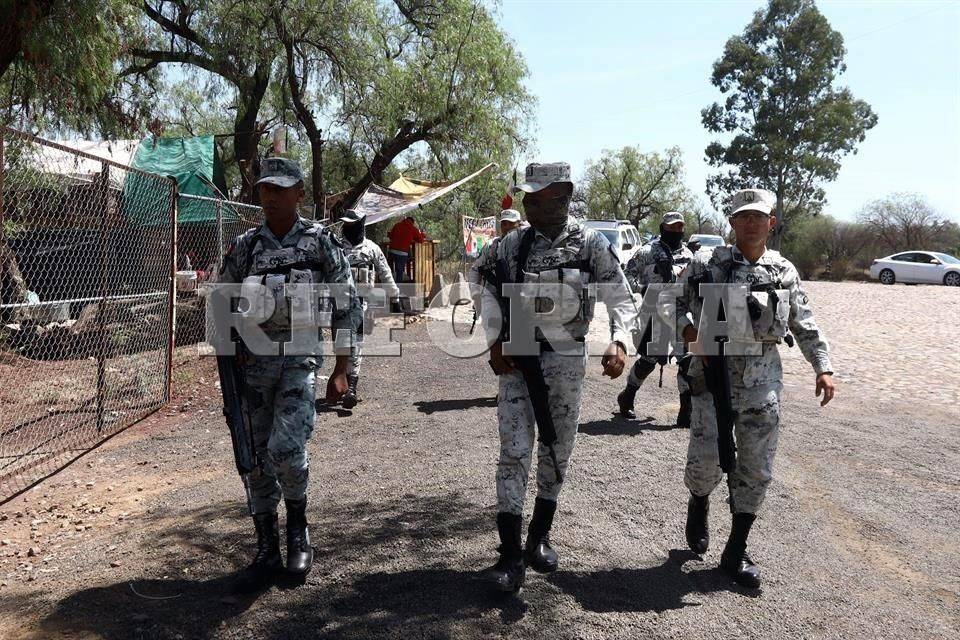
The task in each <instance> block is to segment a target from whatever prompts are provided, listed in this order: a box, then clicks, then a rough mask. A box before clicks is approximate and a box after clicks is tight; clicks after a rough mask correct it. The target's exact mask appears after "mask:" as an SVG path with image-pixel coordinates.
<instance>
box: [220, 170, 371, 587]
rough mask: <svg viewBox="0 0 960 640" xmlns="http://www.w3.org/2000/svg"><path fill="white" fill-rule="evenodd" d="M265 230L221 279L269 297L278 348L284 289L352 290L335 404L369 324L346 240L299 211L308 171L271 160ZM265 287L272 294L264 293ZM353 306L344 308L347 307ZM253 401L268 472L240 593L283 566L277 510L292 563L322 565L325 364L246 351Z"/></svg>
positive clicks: (338, 326)
mask: <svg viewBox="0 0 960 640" xmlns="http://www.w3.org/2000/svg"><path fill="white" fill-rule="evenodd" d="M256 184H257V188H258V190H259V194H260V201H261V204H262V206H263V214H264V218H265V222H264V224H262V225H260V226H259V227H256V228H255V229H250V230H249V231H247V232H246V233H244V234H242V235H240V236H238V237H237V238H236V239H235V240H234V241H233V243H232V244H231V245H230V247H229V248H228V250H227V252H226V255H225V256H224V260H223V265H222V267H221V270H220V275H219V278H218V281H219V282H223V283H243V284H244V285H253V286H257V287H258V289H257V290H258V291H266V294H265V295H272V297H273V298H274V300H275V301H276V303H277V306H276V311H275V313H274V314H273V316H271V317H270V319H269V320H268V321H267V322H265V323H263V324H261V325H260V326H261V328H262V329H263V330H264V332H265V333H266V334H267V336H268V337H269V338H270V339H271V340H272V341H274V342H279V343H283V342H286V341H288V340H289V339H290V331H291V328H290V313H289V310H288V307H287V304H286V302H285V300H284V294H283V285H284V284H285V283H304V284H309V283H317V284H319V283H338V284H341V285H346V286H347V287H348V288H349V292H350V294H349V302H348V303H347V304H346V305H342V306H340V307H338V308H336V309H335V310H334V312H333V319H332V328H333V330H334V331H335V332H337V334H338V335H337V336H336V339H337V341H338V343H339V344H343V336H344V335H346V336H348V337H347V339H346V344H347V347H346V349H345V351H344V349H343V348H339V349H338V350H337V364H336V367H335V369H334V372H333V375H332V376H331V377H330V381H329V383H328V385H327V396H328V399H333V400H334V401H337V400H339V397H340V396H342V395H343V393H344V392H345V391H346V389H347V381H346V370H347V364H348V359H349V353H350V347H349V344H350V342H351V338H350V337H349V336H352V335H353V333H354V332H355V331H356V329H357V326H358V325H359V321H360V307H359V304H358V303H357V301H356V296H355V291H353V280H352V278H351V276H350V267H349V265H348V263H347V261H346V259H345V258H344V256H343V251H342V250H341V248H340V246H339V244H338V242H337V241H336V240H335V239H334V238H333V236H332V235H331V234H329V233H328V232H325V231H323V230H322V229H321V227H320V226H319V225H316V224H314V223H313V222H310V221H308V220H305V219H303V218H300V217H299V215H298V214H297V203H298V202H299V201H300V200H301V199H302V198H303V196H304V189H303V173H302V171H301V170H300V167H299V166H298V165H297V164H296V163H295V162H293V161H292V160H287V159H285V158H267V159H266V160H265V161H264V163H263V165H262V173H261V177H260V179H259V180H258V181H257V183H256ZM260 285H265V287H266V288H265V289H260V288H259V286H260ZM344 306H345V308H344ZM241 357H242V360H243V368H244V375H245V379H246V397H247V403H248V406H249V407H250V412H251V415H250V421H251V423H252V428H253V435H254V444H255V448H256V456H257V459H258V460H259V461H260V464H261V468H260V469H259V470H258V471H257V472H255V473H254V474H253V477H252V481H251V493H252V508H253V514H254V515H253V521H254V526H255V528H256V532H257V553H256V556H255V558H254V560H253V563H252V564H251V565H250V567H249V568H248V569H247V571H246V572H245V574H244V576H243V577H242V579H241V581H240V588H241V589H245V588H257V587H258V586H260V585H262V584H264V583H265V582H266V581H267V580H269V579H270V578H271V577H272V576H273V575H275V573H276V572H277V571H278V570H279V569H280V568H281V566H282V561H281V557H280V537H279V535H280V534H279V528H278V519H277V505H278V503H279V502H280V498H281V497H282V498H283V499H284V502H285V503H286V509H287V524H286V528H287V563H286V567H287V569H288V570H289V571H291V572H293V573H295V574H301V575H302V574H305V573H306V572H307V571H309V570H310V567H311V565H312V562H313V549H312V548H311V546H310V536H309V531H308V528H307V520H306V507H307V499H306V491H307V479H308V475H309V464H308V456H307V448H306V445H307V440H308V439H309V437H310V434H311V433H312V431H313V425H314V418H315V407H314V380H315V377H316V370H317V367H318V364H319V363H318V356H313V355H279V356H261V355H256V354H251V353H249V351H247V350H241Z"/></svg>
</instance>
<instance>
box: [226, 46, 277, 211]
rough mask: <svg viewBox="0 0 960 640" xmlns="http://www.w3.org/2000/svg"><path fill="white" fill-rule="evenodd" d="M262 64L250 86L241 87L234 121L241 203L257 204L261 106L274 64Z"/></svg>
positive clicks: (258, 67)
mask: <svg viewBox="0 0 960 640" xmlns="http://www.w3.org/2000/svg"><path fill="white" fill-rule="evenodd" d="M263 66H264V65H263V64H258V65H257V68H256V70H255V71H254V74H253V78H251V82H250V83H249V85H248V86H247V87H239V88H238V89H239V92H238V95H237V100H238V105H237V107H238V108H237V117H236V118H235V119H234V121H233V132H234V135H233V153H234V156H235V157H236V162H237V165H238V166H239V167H240V182H241V188H240V201H241V202H250V203H253V204H257V203H258V202H259V200H258V198H257V192H256V189H254V188H253V183H254V182H256V181H257V176H258V175H259V174H260V163H259V158H258V153H257V151H258V146H259V143H260V134H261V131H260V129H259V126H258V125H259V123H258V122H257V116H258V115H259V114H260V105H261V104H262V103H263V97H264V96H265V95H266V93H267V88H268V87H269V86H270V65H269V64H267V65H266V70H265V71H264V69H263Z"/></svg>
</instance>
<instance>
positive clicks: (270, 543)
mask: <svg viewBox="0 0 960 640" xmlns="http://www.w3.org/2000/svg"><path fill="white" fill-rule="evenodd" d="M253 526H254V529H255V530H256V532H257V553H256V555H255V556H254V557H253V562H252V563H250V566H249V567H247V568H246V569H244V570H243V571H241V572H240V575H239V577H238V579H237V582H236V583H235V584H234V586H233V590H234V591H236V592H238V593H249V592H251V591H257V590H259V589H262V588H264V587H266V586H267V585H269V584H270V582H271V581H272V580H273V578H274V576H276V574H277V572H279V571H280V570H281V569H282V568H283V559H282V558H281V557H280V527H279V525H278V524H277V514H276V513H258V514H255V515H254V516H253Z"/></svg>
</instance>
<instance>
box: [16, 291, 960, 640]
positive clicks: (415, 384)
mask: <svg viewBox="0 0 960 640" xmlns="http://www.w3.org/2000/svg"><path fill="white" fill-rule="evenodd" d="M809 293H810V295H811V298H812V300H813V303H814V306H815V309H816V310H817V314H818V318H819V319H820V323H821V325H822V326H823V327H824V328H825V330H826V331H827V334H828V337H829V338H830V341H831V343H832V345H833V348H834V365H835V367H836V368H837V371H838V373H837V379H838V381H839V382H840V386H839V390H838V395H837V398H836V399H835V400H834V402H833V403H832V404H831V405H829V406H828V407H826V408H820V407H819V404H818V402H817V401H816V399H815V398H814V397H813V375H812V373H811V372H810V369H809V367H808V366H807V365H806V364H805V363H804V362H803V360H802V358H801V357H800V355H799V353H798V352H797V350H796V349H792V350H789V351H785V353H784V360H785V368H786V371H787V375H786V380H785V402H784V405H785V414H784V421H783V428H782V435H781V438H780V451H779V454H778V459H777V467H776V478H775V480H774V482H773V484H772V486H771V488H770V491H769V492H768V496H767V501H766V503H765V505H764V508H763V510H762V513H761V516H760V518H759V519H758V522H757V524H756V526H755V529H754V530H755V533H754V535H753V536H752V551H753V556H754V559H755V560H757V561H758V562H759V563H760V565H761V567H762V570H763V572H764V577H765V582H764V587H763V589H762V591H761V592H759V593H751V592H748V591H745V590H742V589H740V588H738V587H736V586H734V585H732V584H731V583H730V582H729V581H728V580H727V579H726V578H725V577H724V576H723V575H722V574H720V573H719V572H718V570H717V569H716V563H717V561H718V559H719V551H720V549H719V548H720V547H722V541H723V540H724V539H725V536H726V532H727V529H728V526H729V522H728V520H729V518H728V516H727V514H726V513H725V509H724V505H723V503H722V500H721V498H722V496H723V495H724V494H725V490H723V489H720V490H718V494H717V497H716V499H715V500H714V508H713V510H712V516H713V517H712V522H711V525H712V533H713V537H714V542H713V545H712V548H711V549H710V551H709V552H708V553H707V554H706V556H705V557H704V558H702V559H700V558H698V557H696V556H694V555H693V554H692V553H690V552H689V551H687V550H686V549H685V545H684V542H683V519H684V516H685V496H686V491H685V489H684V487H683V482H682V472H683V465H684V457H685V450H686V435H687V433H686V431H683V430H679V429H676V428H674V426H673V418H674V416H675V414H676V410H677V407H678V404H677V400H676V390H675V382H674V381H673V375H672V374H673V371H674V370H673V369H668V373H669V374H670V375H665V376H664V387H663V388H662V389H659V388H657V387H656V385H655V380H654V378H655V376H652V378H651V383H648V385H647V386H645V387H644V389H643V390H642V391H641V393H640V395H639V396H638V414H639V416H640V417H639V419H638V420H637V421H633V422H627V421H623V420H621V419H619V418H615V417H613V415H612V412H613V409H614V408H615V400H614V396H615V394H616V393H617V392H618V391H619V390H620V388H621V385H622V384H623V381H622V380H616V381H611V380H609V379H607V378H603V377H602V376H600V366H599V361H598V360H597V361H594V362H592V363H591V365H590V368H589V373H588V376H587V379H586V382H585V384H586V388H585V393H584V403H583V411H582V418H581V420H582V425H581V428H580V435H579V440H578V444H577V449H576V451H575V452H574V457H573V463H572V465H571V471H570V474H569V482H568V486H567V487H566V488H565V490H564V494H563V496H562V499H561V505H560V508H559V510H558V515H557V521H556V525H555V534H554V536H553V538H554V543H555V546H556V547H557V548H558V550H559V552H560V553H561V556H562V560H561V562H562V567H561V571H559V572H557V573H556V574H553V575H552V576H549V577H544V576H540V575H536V574H530V575H529V576H528V580H527V585H526V587H525V589H524V590H523V592H522V594H521V596H520V597H506V598H497V597H493V596H491V595H490V594H489V593H487V591H486V590H485V588H484V587H483V585H482V584H479V583H478V582H477V581H476V579H475V572H476V570H477V569H478V568H481V567H483V566H486V565H488V564H490V563H491V562H492V560H493V559H494V555H495V553H494V548H495V547H496V544H497V541H496V534H495V531H494V523H493V521H494V517H495V511H496V505H495V493H494V488H493V476H494V470H495V464H496V458H497V451H498V442H497V437H496V413H495V412H496V409H495V402H494V400H493V398H494V395H495V393H496V384H495V380H494V378H493V376H492V375H490V374H489V370H488V368H487V366H486V364H485V362H484V361H483V360H479V359H474V360H463V359H455V358H449V357H447V356H444V355H443V354H442V353H441V352H440V351H438V350H437V349H436V347H434V346H433V345H431V344H430V343H429V341H428V340H427V338H428V336H427V332H426V330H425V327H426V325H427V323H417V324H414V325H412V326H411V327H408V329H407V330H406V331H405V332H404V333H403V334H401V335H402V340H403V342H404V350H403V357H402V358H399V359H397V358H380V359H369V360H368V361H367V365H366V367H367V375H366V376H365V377H364V379H363V381H362V389H363V391H364V392H365V396H366V400H365V402H363V403H362V404H361V405H360V407H358V410H357V411H355V412H354V413H353V414H352V415H350V414H347V413H346V412H341V413H336V412H327V413H323V414H321V416H320V418H319V420H318V424H317V429H316V431H315V433H314V436H313V439H312V440H311V444H310V450H311V455H312V464H311V492H310V495H311V504H310V518H311V522H312V531H313V538H314V544H315V546H316V549H317V554H316V564H315V567H314V569H313V571H312V572H311V573H310V574H309V576H308V578H307V581H306V584H303V585H292V584H280V585H278V586H276V587H273V588H271V589H269V590H268V591H266V592H264V593H261V594H258V595H256V596H247V597H242V598H237V597H232V596H229V595H228V585H229V583H230V574H231V572H232V571H234V570H236V569H238V568H240V567H242V566H243V565H244V564H245V563H246V562H247V561H248V559H249V556H250V554H251V547H252V536H251V531H250V529H251V526H250V524H249V521H248V518H247V516H246V515H245V511H244V506H243V503H242V491H241V487H240V483H239V480H238V479H237V477H236V475H235V473H234V470H233V463H232V455H231V453H230V450H229V446H230V445H229V438H228V437H227V434H226V431H225V427H224V425H223V422H222V417H221V416H220V411H219V405H218V396H217V393H218V392H217V390H216V388H215V386H214V380H215V378H216V376H215V370H214V368H213V366H212V363H210V362H208V361H204V362H203V363H197V364H193V365H187V366H186V368H181V369H180V370H178V376H177V379H178V380H180V381H181V388H180V389H179V390H178V394H177V397H176V399H175V401H174V402H173V404H172V405H171V406H170V407H169V408H167V409H165V410H164V411H162V412H160V413H158V414H155V415H154V416H151V417H150V418H148V419H147V420H145V421H143V422H142V423H140V424H139V425H137V426H136V427H134V428H133V429H130V430H129V431H127V432H125V433H123V434H121V435H120V436H118V437H116V438H114V439H113V440H111V441H109V442H108V443H107V444H105V445H104V446H103V447H101V448H99V449H97V450H95V451H93V452H92V453H90V454H89V455H87V456H86V457H84V458H82V459H81V460H80V461H78V462H77V463H75V464H74V465H73V466H71V467H70V468H68V469H67V470H66V471H64V472H62V473H61V474H59V475H57V476H55V477H54V478H52V479H50V480H48V481H47V482H46V483H44V484H42V485H40V486H39V487H37V488H35V489H33V490H31V491H30V492H29V493H27V494H25V495H24V496H23V497H21V498H18V499H16V500H15V501H13V502H10V503H8V504H7V505H5V506H3V507H0V637H2V638H50V637H69V638H110V639H118V640H119V639H121V638H122V639H127V638H277V639H280V638H284V639H285V638H325V637H330V638H334V637H350V638H371V637H373V638H405V639H406V638H481V637H503V636H508V637H518V638H519V637H523V638H534V639H536V638H544V639H547V638H549V639H551V640H553V639H556V638H638V637H644V638H648V637H649V638H661V637H663V638H668V637H670V638H673V637H684V638H701V637H702V638H708V637H710V638H717V637H729V636H740V637H755V638H773V637H789V638H801V637H802V638H835V637H836V638H839V637H843V638H877V637H885V638H907V637H909V638H916V637H923V638H938V637H942V638H955V637H957V635H958V633H960V615H958V611H960V607H958V593H960V554H958V553H957V543H956V523H957V522H958V521H960V507H958V504H960V501H958V498H960V473H958V471H957V469H958V467H960V465H958V464H957V462H958V460H960V456H958V449H960V444H958V439H957V435H958V430H960V413H958V409H957V406H958V405H957V402H958V392H960V350H958V349H960V347H958V345H957V342H956V340H955V336H954V333H955V329H956V327H957V321H958V318H960V290H958V289H949V288H945V287H925V286H914V287H908V286H903V285H896V286H892V287H882V286H880V285H876V284H852V283H839V284H834V283H811V284H810V285H809ZM600 321H602V319H600V318H598V322H600ZM531 484H533V483H531ZM530 503H532V496H531V498H530Z"/></svg>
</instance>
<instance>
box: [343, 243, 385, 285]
mask: <svg viewBox="0 0 960 640" xmlns="http://www.w3.org/2000/svg"><path fill="white" fill-rule="evenodd" d="M364 248H365V247H364V244H363V243H361V244H358V245H357V246H355V247H352V248H351V249H348V250H347V251H346V252H345V254H346V258H347V262H349V263H350V272H351V273H352V274H353V281H354V282H355V283H356V284H357V286H360V285H364V284H366V285H372V284H375V283H376V280H377V272H376V269H374V264H373V256H371V255H370V253H369V252H367V251H364Z"/></svg>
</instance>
